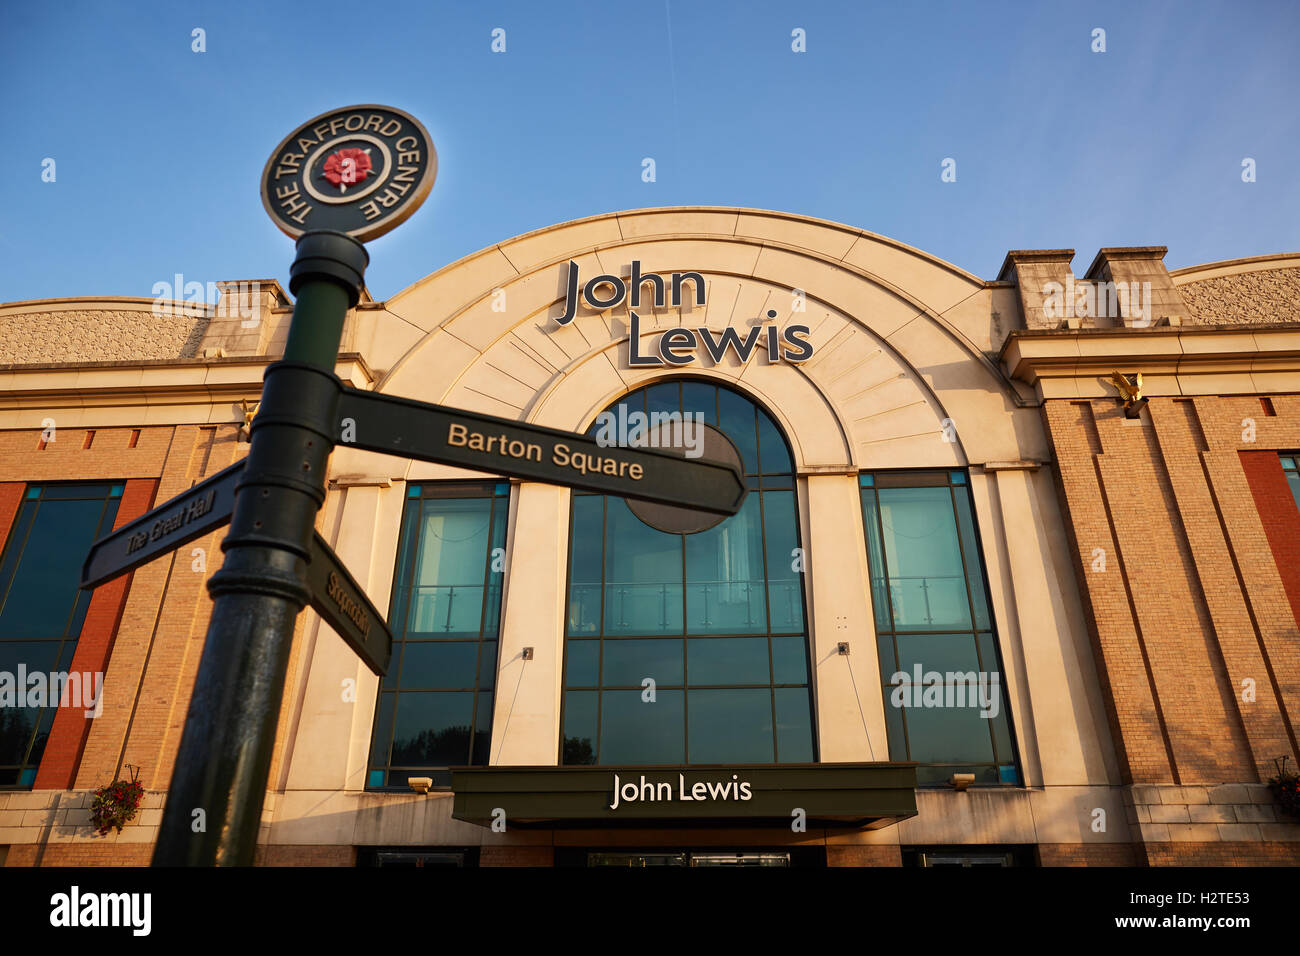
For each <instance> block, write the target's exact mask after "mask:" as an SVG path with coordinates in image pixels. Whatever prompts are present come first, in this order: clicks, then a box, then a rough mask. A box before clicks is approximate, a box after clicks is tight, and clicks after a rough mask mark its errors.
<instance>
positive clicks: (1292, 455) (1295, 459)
mask: <svg viewBox="0 0 1300 956" xmlns="http://www.w3.org/2000/svg"><path fill="white" fill-rule="evenodd" d="M1278 458H1279V459H1280V460H1281V462H1282V474H1283V475H1285V476H1286V483H1287V485H1288V486H1290V488H1291V496H1292V497H1293V498H1295V506H1296V509H1297V510H1300V452H1284V453H1282V454H1280V455H1278Z"/></svg>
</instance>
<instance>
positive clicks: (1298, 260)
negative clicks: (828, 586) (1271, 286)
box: [1169, 252, 1300, 281]
mask: <svg viewBox="0 0 1300 956" xmlns="http://www.w3.org/2000/svg"><path fill="white" fill-rule="evenodd" d="M1273 262H1276V263H1285V265H1282V266H1281V268H1292V267H1294V268H1300V252H1276V253H1272V254H1271V255H1266V256H1247V257H1245V258H1244V259H1220V260H1219V261H1218V262H1203V263H1201V264H1200V265H1197V266H1187V267H1185V268H1182V269H1175V270H1173V271H1172V272H1170V273H1169V278H1171V279H1180V278H1183V277H1184V276H1190V275H1192V274H1194V273H1197V272H1209V271H1211V270H1213V269H1232V268H1233V267H1235V266H1254V267H1255V268H1251V269H1239V270H1237V271H1238V272H1260V271H1262V270H1263V267H1264V265H1265V264H1266V263H1273ZM1193 281H1194V280H1193Z"/></svg>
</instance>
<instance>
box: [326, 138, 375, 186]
mask: <svg viewBox="0 0 1300 956" xmlns="http://www.w3.org/2000/svg"><path fill="white" fill-rule="evenodd" d="M370 170H371V164H370V151H369V150H365V149H356V148H355V147H350V148H348V149H340V150H336V151H335V152H333V153H331V154H330V155H329V157H328V158H327V159H326V160H325V165H324V167H322V169H321V175H322V176H324V177H325V178H326V179H328V180H329V181H330V185H332V186H338V187H339V192H341V193H343V192H347V191H348V187H349V186H355V185H357V184H358V183H362V182H365V179H366V176H368V175H369V174H370Z"/></svg>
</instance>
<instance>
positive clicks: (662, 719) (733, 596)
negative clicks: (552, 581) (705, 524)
mask: <svg viewBox="0 0 1300 956" xmlns="http://www.w3.org/2000/svg"><path fill="white" fill-rule="evenodd" d="M619 406H623V409H622V414H624V415H626V414H627V413H628V412H630V411H633V410H639V411H642V412H645V413H646V414H648V415H649V414H653V413H654V412H678V411H680V412H683V413H687V414H693V413H699V414H700V415H702V416H703V421H704V422H705V423H706V424H709V425H713V426H715V427H717V428H719V429H720V430H721V431H722V432H724V433H725V434H726V435H727V437H728V438H730V439H731V441H732V442H734V443H735V445H736V448H737V449H738V450H739V452H740V455H741V458H742V459H743V460H744V470H745V475H746V481H747V483H748V485H749V489H750V490H749V494H748V495H747V496H746V499H745V502H744V505H743V506H742V508H741V510H740V511H739V512H738V513H737V514H735V515H733V516H732V517H730V518H728V519H726V520H725V521H723V522H722V523H721V524H719V525H717V526H715V527H713V528H711V529H709V530H707V531H701V532H698V533H695V534H668V533H665V532H662V531H658V530H656V529H654V528H651V527H650V526H649V525H646V524H644V523H643V522H642V521H641V520H640V519H639V518H637V517H636V516H635V515H634V514H633V513H632V512H631V511H630V510H629V509H628V506H627V504H626V502H625V501H624V500H623V499H622V498H614V497H609V496H605V495H593V494H582V493H575V494H574V496H573V508H572V518H571V526H570V559H569V590H568V614H567V620H566V640H565V664H564V688H565V689H564V713H563V733H562V752H561V755H560V759H561V763H563V764H606V765H610V764H688V763H690V764H711V763H722V764H726V763H734V764H742V763H743V764H749V763H773V762H780V763H792V762H807V761H812V760H813V759H814V758H815V752H814V744H813V730H812V709H811V700H810V696H809V679H808V674H809V671H808V639H807V636H806V629H805V624H804V620H805V617H804V595H803V580H802V578H803V575H802V571H801V569H802V566H803V564H802V561H801V560H800V554H799V553H798V551H797V549H798V547H799V526H798V508H797V502H796V495H795V478H794V469H793V466H792V464H791V458H790V450H789V447H788V446H787V444H786V442H785V439H784V438H783V437H782V435H781V433H780V431H779V430H778V429H777V427H776V424H775V423H774V422H773V421H772V419H771V417H770V416H769V415H768V414H767V413H766V412H764V411H763V410H762V409H760V408H759V407H758V406H757V405H755V404H754V403H753V402H751V401H750V400H749V399H747V398H745V397H744V396H742V395H740V394H738V393H736V392H733V391H730V390H729V389H726V388H723V387H719V386H716V385H713V384H710V383H706V382H702V381H690V380H687V381H670V382H660V383H657V384H655V385H651V386H649V387H646V388H642V389H639V390H638V391H635V392H632V393H630V394H628V395H626V396H624V397H623V398H621V399H620V400H619V401H618V402H616V403H614V405H612V406H610V409H609V411H611V412H612V413H614V414H616V415H617V414H620V410H619ZM650 682H653V683H650Z"/></svg>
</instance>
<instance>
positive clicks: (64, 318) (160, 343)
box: [0, 308, 209, 364]
mask: <svg viewBox="0 0 1300 956" xmlns="http://www.w3.org/2000/svg"><path fill="white" fill-rule="evenodd" d="M208 322H209V320H208V319H207V318H206V317H205V316H200V315H190V314H185V313H182V314H179V315H153V314H152V313H150V312H149V311H148V310H147V309H96V308H86V309H67V310H48V311H37V312H21V313H17V314H12V313H11V314H3V313H0V364H36V363H55V362H127V361H133V360H134V361H139V360H141V359H169V358H191V357H193V356H195V355H197V354H198V348H199V342H200V341H201V340H202V339H203V333H204V332H205V331H206V330H207V327H208Z"/></svg>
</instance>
